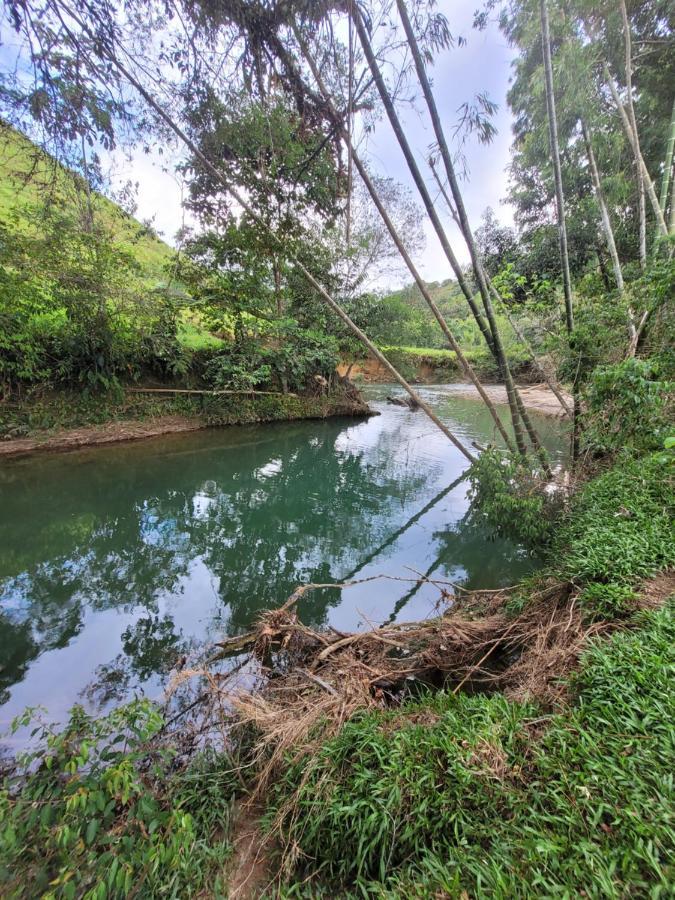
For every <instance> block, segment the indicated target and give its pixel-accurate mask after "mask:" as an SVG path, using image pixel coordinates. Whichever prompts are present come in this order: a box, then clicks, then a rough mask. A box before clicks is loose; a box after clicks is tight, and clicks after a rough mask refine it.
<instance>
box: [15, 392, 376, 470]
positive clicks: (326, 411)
mask: <svg viewBox="0 0 675 900" xmlns="http://www.w3.org/2000/svg"><path fill="white" fill-rule="evenodd" d="M373 414H374V413H373V410H371V409H370V407H369V406H368V405H367V403H365V402H364V401H363V400H361V399H357V398H356V397H352V396H347V395H337V396H321V397H298V396H295V395H285V396H284V395H280V396H278V397H265V398H252V397H250V398H249V397H238V398H237V402H236V404H235V403H234V402H233V401H232V400H231V399H230V400H228V401H224V402H221V403H219V404H218V406H217V408H215V409H214V408H211V409H209V410H208V411H204V412H203V413H195V414H194V415H193V414H188V415H181V414H174V415H159V416H153V417H152V418H147V419H120V420H115V421H110V422H106V423H105V424H102V425H82V426H79V427H76V428H59V429H56V430H50V431H42V432H35V433H34V434H31V435H28V436H27V437H20V438H11V439H9V440H7V439H6V440H2V441H0V459H2V458H9V457H14V456H25V455H28V454H32V453H38V452H61V451H66V450H75V449H78V448H80V447H90V446H92V447H93V446H97V445H105V444H112V443H118V442H121V441H138V440H144V439H147V438H152V437H158V436H160V435H164V434H176V433H179V432H185V431H199V430H200V429H203V428H213V427H223V426H226V425H243V424H251V423H257V422H260V423H264V422H279V421H292V420H296V419H327V418H330V417H332V416H369V415H373Z"/></svg>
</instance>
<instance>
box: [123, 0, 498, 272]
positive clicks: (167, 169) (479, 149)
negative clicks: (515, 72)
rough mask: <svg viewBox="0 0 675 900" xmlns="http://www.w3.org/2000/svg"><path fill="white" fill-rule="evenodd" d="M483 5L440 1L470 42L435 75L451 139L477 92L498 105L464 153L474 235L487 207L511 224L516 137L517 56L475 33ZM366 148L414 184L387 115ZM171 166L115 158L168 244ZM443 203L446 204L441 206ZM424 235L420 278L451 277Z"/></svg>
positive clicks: (423, 141) (173, 208) (415, 130)
mask: <svg viewBox="0 0 675 900" xmlns="http://www.w3.org/2000/svg"><path fill="white" fill-rule="evenodd" d="M478 4H479V0H439V3H438V8H439V10H440V11H441V12H443V13H444V14H445V16H446V17H447V19H448V23H449V26H450V31H451V32H452V34H453V35H454V36H455V37H457V36H458V35H461V36H463V37H464V38H466V41H467V43H466V44H465V45H463V46H461V47H457V46H455V47H454V48H452V49H450V50H447V51H444V52H443V53H441V54H440V55H439V56H438V57H437V59H436V63H435V65H434V67H433V70H432V72H431V75H432V78H433V89H434V94H435V97H436V102H437V104H438V108H439V112H440V115H441V120H442V122H443V124H444V126H445V130H446V135H447V136H448V137H450V136H451V134H452V129H453V126H454V125H455V124H456V123H457V121H458V117H459V115H458V110H459V107H460V106H461V105H462V104H463V103H465V102H467V101H470V100H472V98H473V97H474V96H475V94H477V93H478V92H479V91H480V92H486V93H487V94H488V96H489V97H490V99H491V100H492V101H493V102H495V103H497V104H498V107H499V109H498V111H497V114H496V116H495V117H494V119H493V124H494V125H495V127H496V128H497V135H496V137H495V138H494V140H493V142H492V143H491V144H490V145H488V146H482V145H480V144H479V143H478V141H477V140H476V139H474V138H472V139H470V140H469V142H468V143H467V144H466V145H465V148H464V154H465V156H466V158H467V163H468V170H469V172H468V180H465V181H463V182H462V188H463V192H464V197H465V202H466V205H467V210H468V214H469V219H470V222H471V225H472V227H473V228H474V230H475V228H476V227H478V225H479V224H480V218H481V215H482V213H483V211H484V210H485V209H486V207H488V206H491V207H492V209H493V210H494V212H495V215H496V216H497V219H498V220H499V221H500V222H502V223H507V224H510V223H511V222H512V210H511V209H510V208H509V206H508V205H506V204H504V203H503V202H502V201H503V198H504V196H505V194H506V188H507V173H506V168H507V166H508V161H509V147H510V144H511V139H512V136H511V114H510V111H509V109H508V106H507V103H506V93H507V90H508V85H509V77H510V63H511V60H512V59H513V56H514V53H513V51H512V50H511V48H509V46H508V44H507V42H506V39H505V38H504V36H503V35H502V34H501V32H500V31H499V29H498V28H497V26H496V24H491V25H490V26H489V27H488V29H487V30H486V31H483V32H478V31H475V30H474V29H473V28H472V21H473V13H474V11H475V9H476V7H477V5H478ZM417 106H418V110H417V111H415V110H414V109H412V108H406V109H405V113H404V121H405V126H406V134H407V136H408V140H409V141H410V143H411V145H412V148H413V150H414V151H415V152H416V153H417V156H418V159H419V160H420V161H422V160H424V159H425V157H426V155H427V148H428V147H429V145H430V144H431V143H432V141H433V133H432V130H431V125H430V124H429V122H428V120H425V119H424V117H423V116H422V115H421V113H420V108H421V105H420V104H419V103H418V104H417ZM367 151H368V152H367V154H366V155H367V158H368V159H369V160H370V161H371V163H372V167H373V169H374V171H375V172H377V173H378V174H383V175H387V176H390V177H393V178H395V179H396V180H397V181H400V182H402V183H403V184H407V185H409V186H410V187H411V188H412V187H413V185H412V180H411V178H410V175H409V173H408V169H407V166H406V163H405V160H404V159H403V156H402V154H401V151H400V149H399V147H398V144H397V142H396V139H395V137H394V135H393V133H392V131H391V128H390V126H389V123H388V122H387V121H386V119H384V118H383V119H382V120H381V121H380V122H379V123H378V125H377V127H376V129H375V132H374V134H373V135H372V136H371V137H370V138H369V140H368V144H367ZM174 162H175V160H174V161H172V160H171V158H166V157H165V158H163V159H162V158H160V157H158V156H157V155H155V154H152V155H144V154H143V153H142V152H141V151H138V152H136V153H134V154H133V156H132V158H131V160H126V159H124V158H123V157H122V156H121V155H120V156H119V157H118V158H117V159H116V160H115V170H116V178H117V181H118V182H120V183H121V182H124V181H126V180H127V179H130V180H131V181H133V182H138V194H137V202H138V211H137V217H138V218H140V219H151V220H153V221H154V224H155V227H156V228H157V229H158V231H159V232H160V233H161V234H162V236H163V237H164V238H165V240H168V241H169V242H172V238H173V236H174V235H175V233H176V231H177V230H178V228H180V226H181V225H182V224H184V223H186V224H190V218H189V216H187V217H186V216H185V213H184V211H183V209H182V206H181V200H182V194H183V188H182V185H181V182H180V179H179V178H178V176H176V175H175V173H174V172H173V171H172V169H173V164H174ZM430 184H431V186H432V187H433V188H434V189H433V192H432V196H436V194H437V189H436V187H435V185H434V184H433V181H431V183H430ZM442 203H443V201H442V200H441V203H440V206H439V208H441V207H442ZM445 221H446V223H447V225H448V234H449V237H450V241H451V244H452V246H453V249H454V250H455V253H456V255H457V257H458V258H459V260H460V262H462V263H466V262H468V252H467V251H466V248H465V245H464V243H463V241H462V239H461V237H460V236H459V233H458V231H457V229H456V227H455V226H454V223H452V222H451V221H449V217H445ZM425 236H426V245H425V247H424V249H423V250H422V251H420V252H419V253H418V254H416V258H415V262H416V263H417V264H418V266H419V268H420V270H421V272H422V275H423V276H424V277H425V278H426V279H427V280H428V281H442V280H444V279H446V278H449V277H451V275H452V272H451V270H450V266H449V264H448V262H447V260H446V258H445V256H444V254H443V252H442V251H441V249H440V246H439V243H438V240H437V238H436V236H435V234H434V233H433V229H432V227H431V225H430V223H429V222H428V221H426V220H425ZM403 280H404V281H405V280H407V279H405V278H403ZM401 281H402V274H401V272H400V270H399V271H398V272H397V273H396V274H395V275H394V274H392V280H390V281H389V283H387V278H386V276H385V277H384V280H382V279H381V280H380V283H379V284H378V286H379V287H382V288H386V287H395V286H398V285H400V283H401Z"/></svg>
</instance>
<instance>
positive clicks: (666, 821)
mask: <svg viewBox="0 0 675 900" xmlns="http://www.w3.org/2000/svg"><path fill="white" fill-rule="evenodd" d="M640 626H641V627H640V629H639V630H637V631H633V632H625V633H621V634H618V635H615V636H614V637H613V638H612V639H611V640H608V641H605V642H602V643H597V644H595V645H594V646H592V647H591V649H590V650H589V651H588V652H587V653H586V654H585V656H584V659H583V662H582V668H581V671H580V673H579V675H578V676H577V677H576V679H575V684H574V688H575V692H576V701H575V703H574V705H573V707H572V708H571V709H569V710H568V711H564V712H561V713H558V714H557V715H552V716H549V717H548V718H545V720H544V724H543V734H541V733H540V734H539V736H538V738H537V739H535V740H533V739H532V734H533V732H532V728H533V727H534V726H535V723H538V724H537V725H536V728H537V729H538V730H539V731H540V732H541V729H542V719H541V714H540V712H539V711H536V710H535V709H533V708H532V707H530V706H528V705H520V704H516V703H513V702H509V701H507V700H505V699H504V698H503V697H500V696H485V695H466V694H464V695H462V694H460V695H458V696H453V695H452V694H439V695H436V696H435V697H434V698H426V697H425V698H423V700H421V701H419V702H416V703H412V704H407V705H406V706H405V707H404V708H403V709H402V710H400V711H395V712H385V713H382V712H377V713H368V714H364V715H361V716H359V717H357V718H355V719H353V720H351V721H350V722H349V723H347V725H346V726H345V727H344V728H343V730H342V731H341V733H340V734H339V735H338V736H337V737H335V738H333V739H332V740H330V741H329V742H328V743H326V744H325V745H324V747H323V748H322V749H321V751H320V753H319V754H318V755H317V756H314V757H312V758H308V757H301V758H300V759H296V760H290V759H289V760H288V761H287V766H286V769H285V772H284V776H283V779H282V780H281V781H280V783H279V785H278V787H277V790H276V797H275V807H276V809H277V810H282V809H283V802H284V800H285V799H287V798H288V796H289V795H290V794H291V793H292V794H293V800H294V804H295V803H297V804H298V805H297V806H295V805H294V807H293V808H292V809H291V810H289V812H288V814H287V815H285V816H284V815H283V813H282V835H283V837H284V839H285V840H288V841H290V842H292V844H293V845H294V846H296V848H297V857H296V858H297V859H298V869H297V874H298V876H299V877H298V881H297V882H295V884H296V885H297V884H298V883H299V882H300V881H302V880H303V879H305V878H306V877H307V876H308V875H310V876H312V880H311V881H309V882H308V885H309V886H308V888H307V890H308V894H307V895H308V896H312V897H316V896H335V895H336V894H339V895H340V896H364V895H368V896H371V895H372V896H381V897H382V896H390V897H400V896H416V897H429V898H431V897H436V896H439V895H443V896H451V897H455V896H457V897H459V896H463V895H464V893H467V894H468V895H470V896H484V895H494V896H500V897H514V896H523V897H529V896H534V895H537V896H558V895H560V896H577V895H579V894H581V893H583V894H590V895H591V896H605V897H619V896H625V895H627V894H635V895H645V896H646V895H650V896H666V895H667V893H668V891H669V887H670V884H671V883H672V881H671V879H672V871H671V870H670V860H671V859H672V853H673V851H674V850H675V831H674V829H673V825H672V818H671V816H670V811H669V803H670V802H672V799H673V798H672V777H671V774H672V773H671V769H672V765H671V762H672V758H673V753H674V752H675V729H673V724H672V723H673V713H674V712H675V709H674V708H673V695H672V691H671V690H670V679H671V678H672V670H673V665H675V655H674V649H673V648H674V647H675V644H674V640H675V619H674V617H673V609H672V607H668V608H667V609H664V610H663V611H661V612H659V613H655V614H651V615H649V616H644V618H643V619H642V620H641V622H640ZM530 723H531V724H530ZM535 733H536V732H535ZM296 791H299V793H298V794H296V793H295V792H296ZM655 798H658V800H656V799H655ZM352 890H353V894H352ZM298 893H299V894H300V895H302V889H298V888H294V889H292V890H291V891H290V892H289V895H291V896H293V895H296V896H297V895H298Z"/></svg>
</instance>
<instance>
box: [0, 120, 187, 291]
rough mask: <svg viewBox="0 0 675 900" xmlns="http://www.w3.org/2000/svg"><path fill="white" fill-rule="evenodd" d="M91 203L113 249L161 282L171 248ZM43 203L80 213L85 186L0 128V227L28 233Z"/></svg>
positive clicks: (119, 213) (120, 214) (112, 209)
mask: <svg viewBox="0 0 675 900" xmlns="http://www.w3.org/2000/svg"><path fill="white" fill-rule="evenodd" d="M92 197H93V200H94V203H95V215H97V216H99V217H101V219H102V220H103V223H104V225H105V226H106V227H107V228H108V229H109V230H110V232H111V233H112V235H113V236H114V240H115V243H116V244H117V245H118V246H120V247H121V248H123V249H125V250H128V251H129V252H130V253H131V254H132V255H133V257H134V258H135V259H136V260H137V262H138V263H139V265H140V266H141V270H142V274H143V276H144V279H147V281H148V282H150V283H154V284H155V285H158V284H160V283H162V282H165V281H166V274H165V266H166V263H167V262H168V261H169V260H170V258H171V255H172V253H173V250H172V249H171V247H169V245H168V244H165V243H164V241H162V240H160V239H159V238H158V237H157V236H156V235H154V234H153V233H152V232H151V230H150V229H148V227H147V226H145V225H142V224H141V223H140V222H138V221H137V220H136V219H134V218H132V217H131V216H130V215H128V214H127V213H125V212H124V210H122V209H121V208H120V207H119V206H117V205H116V204H115V203H113V202H112V201H111V200H109V199H108V198H107V197H104V196H103V195H102V194H99V193H97V192H94V193H93V194H92ZM45 203H51V204H56V205H58V206H60V207H61V208H64V209H66V210H73V211H78V209H84V204H85V203H86V191H85V190H84V180H83V179H82V178H81V177H80V176H79V175H77V174H75V173H74V172H71V171H69V170H68V169H66V168H64V167H63V166H61V165H60V164H59V163H58V162H56V160H54V159H53V158H52V157H50V156H49V155H48V154H46V153H45V152H44V151H42V150H41V149H40V148H39V147H37V146H36V145H35V144H34V143H33V142H32V141H31V140H29V138H27V137H26V136H25V135H23V134H21V133H20V132H18V131H16V130H15V129H14V128H12V127H11V126H9V125H7V124H6V123H4V122H0V222H4V223H6V224H9V223H10V222H11V226H12V227H13V228H18V229H26V230H28V229H29V228H31V227H32V226H31V218H32V214H34V213H37V212H38V211H39V210H40V209H41V208H43V206H44V204H45Z"/></svg>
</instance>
